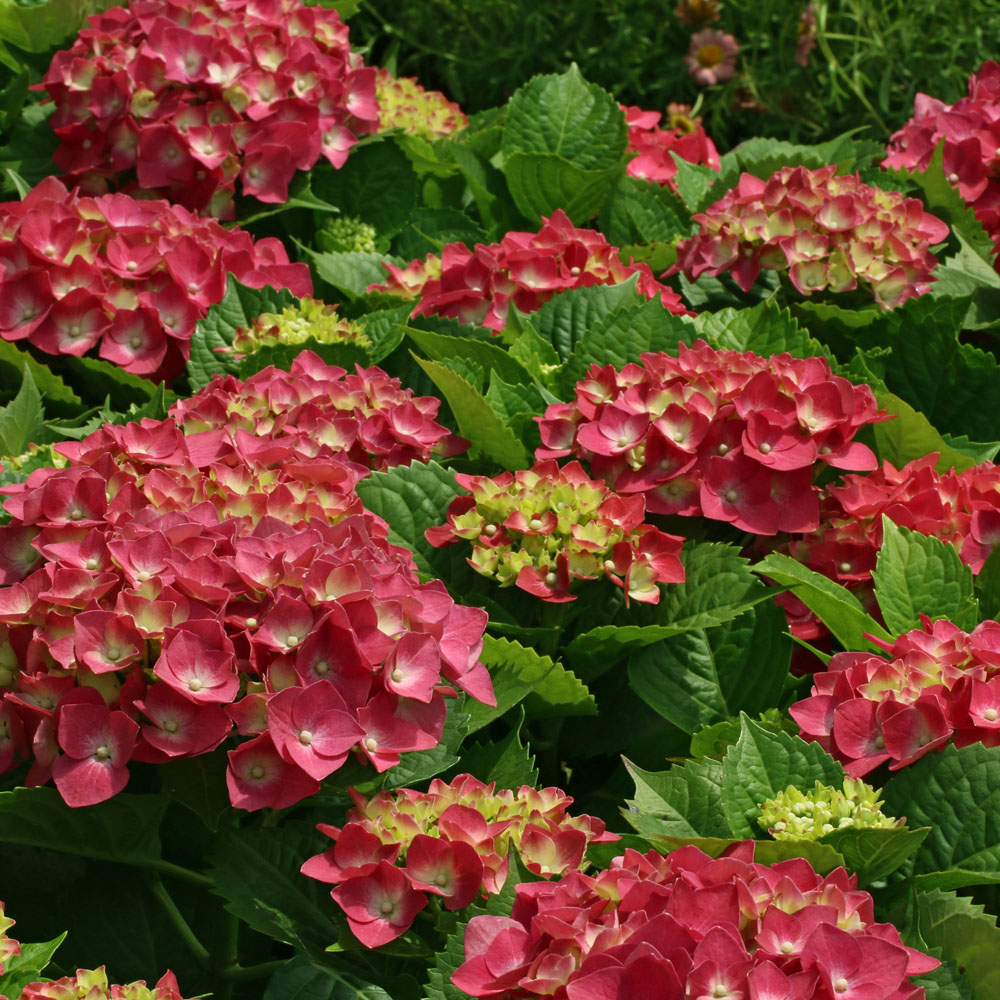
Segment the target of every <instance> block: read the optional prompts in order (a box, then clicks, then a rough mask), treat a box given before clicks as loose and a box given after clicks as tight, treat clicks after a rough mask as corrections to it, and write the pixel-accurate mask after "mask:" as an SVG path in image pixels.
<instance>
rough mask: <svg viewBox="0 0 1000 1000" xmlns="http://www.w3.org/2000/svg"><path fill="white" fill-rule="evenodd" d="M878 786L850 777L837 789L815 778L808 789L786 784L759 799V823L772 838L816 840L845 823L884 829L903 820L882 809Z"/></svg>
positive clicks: (844, 825)
mask: <svg viewBox="0 0 1000 1000" xmlns="http://www.w3.org/2000/svg"><path fill="white" fill-rule="evenodd" d="M879 794H880V790H876V789H874V788H872V786H871V785H867V784H865V782H863V781H857V780H855V779H853V778H845V779H844V790H843V791H839V790H838V789H836V788H833V787H831V786H830V785H822V784H820V783H819V782H818V781H817V782H816V787H815V788H814V789H813V790H812V791H811V792H801V791H799V789H798V788H796V787H795V786H794V785H789V786H788V787H787V788H786V789H785V790H784V791H783V792H779V793H778V794H777V795H776V796H775V797H774V798H773V799H768V800H767V801H766V802H762V803H761V806H760V823H761V825H762V826H766V827H767V829H768V832H769V833H770V834H771V836H772V837H774V839H775V840H819V839H820V838H821V837H824V836H826V834H828V833H833V831H834V830H843V829H845V828H847V827H854V828H855V829H863V830H884V829H888V828H889V827H893V826H899V825H900V824H901V823H902V820H897V819H894V818H893V817H892V816H886V815H885V814H884V813H883V812H882V800H881V799H880V798H879V797H878V796H879Z"/></svg>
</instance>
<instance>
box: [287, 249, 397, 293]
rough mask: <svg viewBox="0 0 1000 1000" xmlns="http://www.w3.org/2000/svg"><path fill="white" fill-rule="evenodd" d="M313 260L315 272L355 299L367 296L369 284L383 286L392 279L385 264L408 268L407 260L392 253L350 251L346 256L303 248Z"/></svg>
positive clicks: (345, 253)
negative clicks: (388, 279)
mask: <svg viewBox="0 0 1000 1000" xmlns="http://www.w3.org/2000/svg"><path fill="white" fill-rule="evenodd" d="M304 250H305V252H306V254H307V255H308V257H309V258H310V260H311V261H312V266H313V267H314V268H315V270H316V273H317V274H318V275H319V276H320V277H321V278H322V279H323V280H324V281H326V282H329V284H331V285H333V287H334V288H336V289H337V291H340V292H344V293H345V294H346V295H348V296H350V298H352V299H360V298H364V297H365V296H366V295H368V294H369V293H368V286H369V285H381V284H384V282H385V280H386V278H387V277H388V276H389V275H388V272H387V271H386V269H385V268H384V267H383V266H382V264H383V263H389V264H395V265H396V266H397V267H405V266H406V261H405V260H403V259H402V258H401V257H393V256H392V255H391V254H383V253H373V252H371V251H367V250H350V251H346V252H343V253H316V252H314V251H312V250H309V249H308V248H304Z"/></svg>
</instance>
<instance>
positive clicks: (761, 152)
mask: <svg viewBox="0 0 1000 1000" xmlns="http://www.w3.org/2000/svg"><path fill="white" fill-rule="evenodd" d="M859 131H860V129H852V130H851V131H850V132H845V133H844V134H843V135H838V136H836V137H835V138H833V139H830V140H829V141H827V142H824V143H820V144H818V145H814V146H804V145H799V144H797V143H793V142H785V141H784V140H781V139H770V138H764V137H758V138H753V139H747V140H746V141H745V142H741V143H740V144H739V145H738V146H737V147H736V148H735V149H733V150H731V151H730V152H729V153H727V154H726V156H725V158H724V162H723V169H726V168H730V169H732V168H733V167H734V166H735V165H738V167H739V170H740V171H741V172H742V171H745V172H746V173H748V174H753V176H754V177H759V178H761V180H767V179H768V178H769V177H770V176H771V175H772V174H773V173H775V172H776V171H778V170H780V169H781V168H782V167H786V166H789V167H798V166H803V167H808V168H810V169H816V168H817V167H825V166H826V165H827V164H830V163H834V164H836V165H837V167H838V170H837V172H838V173H847V172H849V171H856V170H858V169H859V168H862V167H866V166H869V165H870V164H872V163H874V161H875V160H876V159H879V158H881V157H882V156H883V155H884V153H885V150H884V149H883V147H882V146H881V144H880V143H877V142H874V141H872V140H869V139H861V140H857V139H854V138H853V137H854V135H855V134H856V133H857V132H859Z"/></svg>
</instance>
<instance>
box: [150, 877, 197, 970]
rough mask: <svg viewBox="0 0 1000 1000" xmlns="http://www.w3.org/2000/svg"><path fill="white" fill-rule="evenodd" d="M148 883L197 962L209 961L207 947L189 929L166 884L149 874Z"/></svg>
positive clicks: (189, 926)
mask: <svg viewBox="0 0 1000 1000" xmlns="http://www.w3.org/2000/svg"><path fill="white" fill-rule="evenodd" d="M149 884H150V888H151V889H152V891H153V895H154V896H155V897H156V900H157V902H159V904H160V906H162V907H163V910H164V912H165V913H166V915H167V918H168V919H169V920H170V922H171V923H172V924H173V925H174V927H175V928H176V930H177V933H178V934H179V935H180V936H181V938H182V940H183V941H184V943H185V944H186V945H187V946H188V948H189V949H190V950H191V953H192V954H193V955H194V957H195V958H196V959H197V960H198V962H199V963H201V964H202V965H208V964H209V963H210V961H211V955H209V952H208V949H207V948H206V947H205V946H204V945H203V944H202V943H201V941H200V940H199V939H198V935H197V934H195V932H194V931H193V930H192V929H191V925H190V924H189V923H188V922H187V921H186V920H185V919H184V914H183V913H181V911H180V910H179V909H177V904H176V903H175V902H174V900H173V897H172V896H171V895H170V893H169V892H167V889H166V886H164V884H163V882H162V881H161V879H160V876H159V875H151V876H150V878H149Z"/></svg>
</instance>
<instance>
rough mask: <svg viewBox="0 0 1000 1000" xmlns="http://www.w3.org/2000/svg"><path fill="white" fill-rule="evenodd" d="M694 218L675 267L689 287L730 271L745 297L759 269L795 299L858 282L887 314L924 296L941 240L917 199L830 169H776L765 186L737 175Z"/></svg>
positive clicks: (944, 231) (939, 228)
mask: <svg viewBox="0 0 1000 1000" xmlns="http://www.w3.org/2000/svg"><path fill="white" fill-rule="evenodd" d="M694 219H695V221H696V222H697V223H698V225H699V227H700V228H699V231H698V232H697V233H695V235H694V236H692V237H690V238H689V239H686V240H682V241H681V243H680V244H678V247H677V264H676V265H675V267H674V269H675V270H678V271H683V272H684V274H685V275H686V277H687V278H688V279H689V280H692V281H693V280H694V279H696V278H697V277H698V276H699V275H701V274H713V275H718V274H722V273H724V272H726V271H728V272H729V273H730V274H732V276H733V278H734V280H735V281H736V283H737V284H738V285H739V286H740V288H742V289H743V290H744V291H748V290H749V289H750V287H751V286H752V285H753V283H754V282H755V281H756V280H757V277H758V276H759V274H760V272H761V270H769V271H787V272H788V277H789V279H790V280H791V282H792V284H793V285H794V286H795V288H796V289H797V290H798V291H799V292H801V293H802V294H803V295H813V294H815V293H816V292H822V291H824V290H829V291H831V292H847V291H851V290H853V289H855V288H857V287H858V286H859V285H865V286H868V287H869V288H870V289H871V292H872V294H873V295H874V297H875V301H876V302H878V303H879V305H881V306H882V307H883V308H885V309H894V308H895V307H896V306H898V305H901V304H902V303H903V302H905V301H906V300H907V299H908V298H912V297H913V296H917V295H923V294H924V293H925V292H927V291H928V290H929V289H930V282H931V281H933V280H934V279H933V277H932V274H931V272H932V271H933V270H934V268H935V267H936V266H937V258H936V257H935V256H934V255H933V254H932V253H931V252H930V247H931V246H932V245H934V244H938V243H941V242H943V241H944V240H945V239H946V238H947V236H948V233H949V229H948V226H947V224H946V223H944V222H942V221H941V220H940V219H938V218H936V217H935V216H933V215H930V214H929V213H927V212H925V211H924V208H923V205H922V204H921V203H920V201H918V200H917V199H916V198H905V197H904V196H903V195H902V194H900V193H899V192H898V191H886V190H884V189H882V188H878V187H872V186H871V185H869V184H864V183H862V181H861V178H860V176H859V175H856V174H847V175H838V174H837V168H836V167H835V166H829V167H821V168H819V169H818V170H809V169H807V168H806V167H782V168H781V170H779V171H778V172H777V173H775V174H772V176H771V177H770V178H769V179H768V180H766V181H763V180H761V179H760V178H759V177H754V176H753V175H752V174H746V173H745V174H743V175H742V176H741V177H740V181H739V184H738V185H737V186H736V187H735V188H733V189H732V190H730V191H728V192H727V193H726V194H725V195H724V196H723V197H722V198H721V199H719V201H717V202H715V204H714V205H710V206H709V207H708V209H706V211H704V212H701V213H698V214H697V215H695V216H694Z"/></svg>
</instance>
